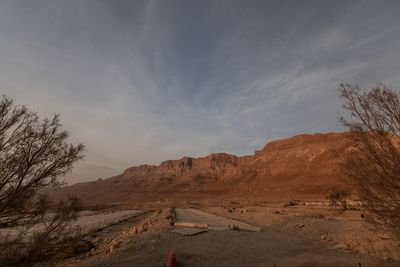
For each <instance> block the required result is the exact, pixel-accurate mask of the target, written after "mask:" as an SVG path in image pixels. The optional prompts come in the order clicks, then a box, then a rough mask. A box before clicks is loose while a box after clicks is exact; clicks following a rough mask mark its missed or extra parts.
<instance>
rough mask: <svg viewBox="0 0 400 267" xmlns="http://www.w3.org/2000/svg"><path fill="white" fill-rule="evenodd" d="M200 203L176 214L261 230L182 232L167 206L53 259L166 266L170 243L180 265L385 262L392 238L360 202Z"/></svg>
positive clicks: (85, 265)
mask: <svg viewBox="0 0 400 267" xmlns="http://www.w3.org/2000/svg"><path fill="white" fill-rule="evenodd" d="M201 209H202V211H199V210H198V209H177V211H178V212H177V214H179V213H180V211H181V214H182V211H184V212H187V213H186V215H188V214H189V215H193V214H195V216H194V217H195V218H196V220H197V222H203V219H202V217H203V216H205V217H206V218H205V219H204V220H208V222H209V223H211V224H215V218H222V219H221V220H219V219H218V220H219V222H218V224H215V225H220V226H221V222H224V223H225V222H229V224H230V223H232V220H237V221H239V222H244V223H248V224H249V225H252V226H256V227H261V228H262V231H261V232H247V231H235V230H227V229H226V227H216V228H215V227H214V230H213V227H210V229H208V231H207V232H205V233H200V234H198V235H195V236H182V235H179V234H177V233H174V232H172V231H171V230H172V229H173V227H171V225H170V213H169V209H167V208H165V209H162V210H156V211H151V212H148V213H146V214H142V215H139V216H138V217H135V218H132V219H130V220H128V221H125V222H123V223H121V224H117V225H114V226H112V227H109V228H106V229H104V230H103V231H101V232H98V233H92V235H91V236H89V237H88V238H90V240H91V241H93V242H94V243H95V246H96V248H95V249H93V250H92V251H91V252H89V253H87V254H85V255H81V256H79V257H76V258H72V259H68V260H65V261H63V262H57V263H55V265H56V266H68V267H89V266H157V267H161V266H165V263H166V257H167V253H168V250H169V249H170V248H172V249H173V250H174V251H175V253H176V256H177V259H178V263H179V265H178V266H277V267H278V266H383V265H382V264H383V263H384V259H385V258H387V255H388V254H387V251H386V248H387V247H391V246H392V245H393V243H391V242H392V240H391V238H390V235H388V234H387V233H384V232H382V233H375V232H372V230H371V229H369V228H368V227H367V226H368V224H367V223H366V222H365V220H364V219H363V218H362V214H363V213H364V212H363V211H362V210H350V211H345V212H344V213H343V212H339V211H338V210H336V209H334V208H332V207H309V206H293V207H292V206H290V207H284V206H283V205H281V204H274V205H272V204H271V205H268V206H263V207H261V206H248V207H202V208H201ZM179 210H180V211H179ZM193 212H194V213H193ZM213 214H215V215H218V216H215V215H213ZM186 215H185V216H186ZM221 216H223V217H221ZM192 217H193V216H192ZM188 218H189V219H190V216H189V217H188V216H186V217H184V219H188ZM224 218H225V219H224ZM226 218H230V219H229V220H227V219H226ZM224 220H226V221H224ZM232 224H237V222H235V221H233V223H232ZM210 226H212V225H210ZM385 253H386V254H385ZM48 265H49V264H47V266H48ZM50 265H51V264H50ZM389 266H400V265H396V264H394V263H392V264H390V265H389Z"/></svg>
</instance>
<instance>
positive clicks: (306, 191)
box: [51, 133, 350, 204]
mask: <svg viewBox="0 0 400 267" xmlns="http://www.w3.org/2000/svg"><path fill="white" fill-rule="evenodd" d="M349 135H350V133H327V134H305V135H298V136H294V137H291V138H287V139H282V140H277V141H273V142H270V143H268V144H266V145H265V146H264V148H263V149H261V150H257V151H255V153H254V155H249V156H241V157H238V156H235V155H231V154H227V153H215V154H211V155H208V156H206V157H200V158H191V157H183V158H182V159H179V160H167V161H164V162H162V163H161V164H160V165H158V166H154V165H141V166H136V167H131V168H128V169H126V170H125V171H124V172H123V173H122V174H120V175H118V176H115V177H111V178H108V179H105V180H100V179H99V180H97V181H93V182H85V183H79V184H75V185H72V186H68V187H63V188H59V189H57V190H55V191H52V192H51V195H52V196H55V197H61V198H62V197H65V196H67V195H73V196H76V197H78V198H81V199H82V201H84V202H86V203H91V204H93V203H132V202H141V201H151V202H157V201H160V202H175V201H204V202H215V201H218V202H220V201H239V200H243V201H257V202H262V201H285V200H294V199H302V200H321V199H326V197H327V196H328V195H329V193H331V192H332V191H333V190H335V189H343V188H348V187H349V185H348V184H347V183H346V181H345V180H344V179H343V177H342V175H341V173H340V171H339V164H340V162H341V158H342V155H343V154H344V153H345V151H346V149H347V147H348V141H349V138H348V137H349Z"/></svg>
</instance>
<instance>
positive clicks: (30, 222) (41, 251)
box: [0, 96, 84, 266]
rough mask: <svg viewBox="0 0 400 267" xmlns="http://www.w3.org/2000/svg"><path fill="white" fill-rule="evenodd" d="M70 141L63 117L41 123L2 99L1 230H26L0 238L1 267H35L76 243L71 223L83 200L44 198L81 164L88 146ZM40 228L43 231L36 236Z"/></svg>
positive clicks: (6, 99)
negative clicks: (67, 243)
mask: <svg viewBox="0 0 400 267" xmlns="http://www.w3.org/2000/svg"><path fill="white" fill-rule="evenodd" d="M68 137H69V133H68V132H67V131H65V130H62V129H61V124H60V121H59V116H58V115H55V116H54V117H53V118H52V119H51V120H48V119H44V120H40V118H39V116H38V115H37V114H36V113H35V112H31V111H29V110H28V109H27V108H26V107H25V106H17V105H14V103H13V101H12V99H10V98H8V97H5V96H3V97H2V98H0V227H9V226H14V225H22V226H21V227H19V228H18V229H20V231H19V233H18V235H17V236H16V237H5V236H1V237H0V249H1V251H0V261H2V262H1V264H2V265H5V264H7V265H18V266H22V265H29V264H32V263H34V262H35V261H37V260H41V259H42V258H43V257H45V255H48V254H49V253H50V252H51V251H52V250H54V249H56V248H57V246H58V247H59V246H61V244H62V242H61V241H68V240H72V239H73V236H71V233H72V232H73V231H72V230H71V229H70V230H68V225H69V224H68V223H69V222H70V221H72V220H74V219H75V218H76V216H77V212H78V210H79V207H80V204H79V201H78V200H77V199H74V198H71V199H69V200H68V201H66V202H59V203H52V202H51V201H50V199H49V198H48V197H47V196H46V195H44V194H39V192H42V191H43V190H44V189H45V188H47V187H50V186H57V185H60V184H62V182H61V181H60V179H59V178H60V177H61V176H63V175H65V174H66V173H68V172H69V171H71V169H72V166H73V164H74V163H76V162H77V161H79V160H80V159H82V153H83V150H84V146H83V145H82V144H78V145H72V144H70V143H68V142H67V139H68ZM50 211H53V213H52V214H51V215H50V214H49V212H50ZM37 225H40V226H41V227H39V228H40V229H41V230H40V231H36V232H35V233H34V234H33V235H31V234H30V232H32V230H33V229H34V227H35V226H37Z"/></svg>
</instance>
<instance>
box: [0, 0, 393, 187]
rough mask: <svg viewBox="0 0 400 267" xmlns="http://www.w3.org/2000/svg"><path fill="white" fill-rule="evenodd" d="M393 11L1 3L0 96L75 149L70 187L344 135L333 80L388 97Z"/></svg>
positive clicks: (307, 3)
mask: <svg viewBox="0 0 400 267" xmlns="http://www.w3.org/2000/svg"><path fill="white" fill-rule="evenodd" d="M399 11H400V1H396V0H393V1H389V0H386V1H375V0H372V1H367V0H363V1H355V0H354V1H348V0H342V1H341V0H336V1H330V0H317V1H311V0H304V1H289V0H288V1H285V0H279V1H256V0H249V1H244V0H242V1H235V0H216V1H207V0H201V1H200V0H159V1H153V0H148V1H140V0H137V1H124V0H118V1H111V0H108V1H102V0H93V1H92V0H81V1H77V0H68V1H67V0H64V1H62V0H57V1H50V0H43V1H42V0H35V1H22V0H21V1H20V0H2V1H0V94H5V95H8V96H9V97H11V98H13V99H14V100H15V103H16V104H21V105H22V104H23V105H26V106H27V107H28V108H29V109H31V110H34V111H37V112H38V113H39V114H40V116H42V117H51V116H53V115H54V114H56V113H58V114H60V115H61V122H62V123H63V127H64V128H65V129H67V130H69V131H70V132H71V138H70V140H69V141H70V142H73V143H78V142H82V143H84V144H85V145H86V152H85V155H86V156H85V160H84V161H83V162H81V163H80V164H79V165H78V166H77V167H76V168H75V169H74V171H73V172H72V173H71V174H70V175H68V176H67V177H66V181H67V182H68V183H69V184H73V183H76V182H81V181H88V180H94V179H97V178H107V177H109V176H111V175H116V174H119V173H121V172H122V171H123V170H124V169H126V168H128V167H130V166H134V165H139V164H145V163H147V164H159V163H160V162H161V161H163V160H166V159H179V158H181V157H183V156H185V155H186V156H193V157H199V156H205V155H207V154H209V153H213V152H227V153H233V154H236V155H246V154H252V153H253V152H254V150H256V149H260V148H262V147H263V146H264V145H265V144H266V143H267V142H268V141H272V140H274V139H278V138H282V137H289V136H293V135H297V134H303V133H315V132H331V131H344V130H345V129H344V128H343V127H342V126H340V124H339V123H338V120H337V117H338V116H339V115H341V114H343V112H344V111H343V110H342V106H341V101H340V99H339V97H338V88H339V84H340V83H347V84H352V85H360V86H361V87H363V88H366V89H368V88H370V87H372V86H374V85H375V84H376V83H377V82H378V81H379V82H384V83H386V84H387V85H389V86H392V87H395V88H396V86H397V88H398V87H399V86H400V75H399V74H400V16H399Z"/></svg>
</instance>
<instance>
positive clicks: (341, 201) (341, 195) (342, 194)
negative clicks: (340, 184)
mask: <svg viewBox="0 0 400 267" xmlns="http://www.w3.org/2000/svg"><path fill="white" fill-rule="evenodd" d="M348 195H349V193H348V192H347V191H345V190H334V191H333V192H332V193H331V194H330V195H329V196H328V198H329V200H330V201H331V204H332V205H335V206H338V205H339V206H341V207H342V208H343V209H346V197H347V196H348Z"/></svg>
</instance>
